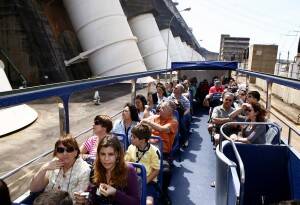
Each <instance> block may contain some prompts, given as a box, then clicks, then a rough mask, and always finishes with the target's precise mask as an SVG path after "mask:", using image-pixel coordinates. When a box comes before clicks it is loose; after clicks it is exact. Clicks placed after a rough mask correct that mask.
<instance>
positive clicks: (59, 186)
mask: <svg viewBox="0 0 300 205" xmlns="http://www.w3.org/2000/svg"><path fill="white" fill-rule="evenodd" d="M75 162H76V161H75ZM75 162H74V163H73V165H72V167H71V170H70V175H69V180H68V185H67V190H66V191H67V192H69V186H70V182H71V176H72V172H73V167H74V164H75ZM61 170H62V168H60V169H59V171H58V173H57V175H56V178H55V181H54V183H53V185H52V188H51V189H53V188H54V186H55V185H56V183H57V179H58V176H59V173H60V171H61ZM62 177H63V178H65V177H66V175H65V174H64V173H62ZM61 188H62V187H61V185H60V184H59V185H58V186H57V189H58V190H61Z"/></svg>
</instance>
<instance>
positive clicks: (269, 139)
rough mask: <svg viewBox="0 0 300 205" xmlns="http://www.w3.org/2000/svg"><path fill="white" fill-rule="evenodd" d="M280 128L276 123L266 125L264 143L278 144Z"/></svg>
mask: <svg viewBox="0 0 300 205" xmlns="http://www.w3.org/2000/svg"><path fill="white" fill-rule="evenodd" d="M274 124H275V123H274ZM281 129H282V128H281V127H280V126H279V125H277V124H275V125H273V124H269V125H267V132H266V134H265V137H266V144H274V145H275V144H280V134H281Z"/></svg>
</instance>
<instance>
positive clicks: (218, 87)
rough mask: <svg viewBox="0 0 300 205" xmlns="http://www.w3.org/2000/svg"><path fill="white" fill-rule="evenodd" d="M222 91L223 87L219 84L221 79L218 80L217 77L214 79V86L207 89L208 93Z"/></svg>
mask: <svg viewBox="0 0 300 205" xmlns="http://www.w3.org/2000/svg"><path fill="white" fill-rule="evenodd" d="M222 92H224V88H223V86H222V84H221V81H219V80H218V79H217V80H215V81H214V86H212V87H210V88H209V91H208V93H209V94H214V93H222Z"/></svg>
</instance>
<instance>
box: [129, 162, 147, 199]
mask: <svg viewBox="0 0 300 205" xmlns="http://www.w3.org/2000/svg"><path fill="white" fill-rule="evenodd" d="M130 164H132V166H133V167H134V168H135V169H136V170H137V172H136V173H137V175H138V176H139V177H140V180H139V182H140V183H141V187H142V190H141V193H140V194H141V203H140V204H141V205H146V199H147V173H146V169H145V167H144V165H142V164H140V163H133V162H130Z"/></svg>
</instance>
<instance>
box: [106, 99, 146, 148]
mask: <svg viewBox="0 0 300 205" xmlns="http://www.w3.org/2000/svg"><path fill="white" fill-rule="evenodd" d="M139 121H140V120H139V115H138V111H137V108H136V107H135V106H134V105H132V104H131V103H126V104H125V106H124V108H123V111H122V119H120V120H117V121H116V122H115V123H114V126H113V129H112V132H113V133H115V134H123V135H125V136H126V137H127V142H128V143H127V144H130V138H131V128H133V127H134V126H135V125H137V123H138V122H139Z"/></svg>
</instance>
